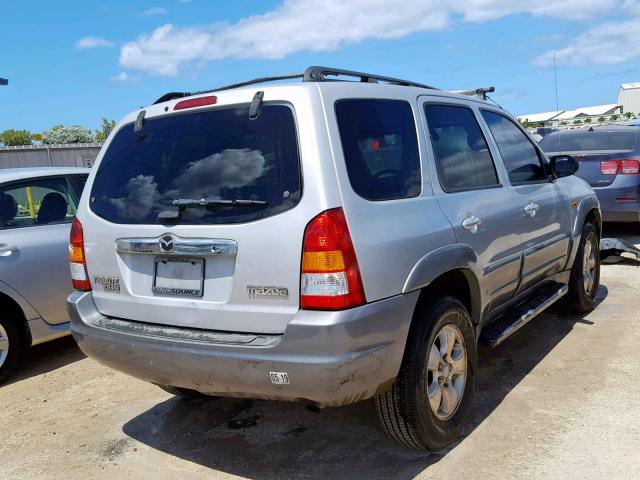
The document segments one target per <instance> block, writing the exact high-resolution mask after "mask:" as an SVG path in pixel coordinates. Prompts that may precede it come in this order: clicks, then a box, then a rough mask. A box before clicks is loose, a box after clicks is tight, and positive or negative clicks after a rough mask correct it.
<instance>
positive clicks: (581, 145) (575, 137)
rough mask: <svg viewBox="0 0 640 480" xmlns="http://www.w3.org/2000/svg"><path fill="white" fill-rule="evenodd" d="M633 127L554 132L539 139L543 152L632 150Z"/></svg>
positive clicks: (634, 138) (634, 139)
mask: <svg viewBox="0 0 640 480" xmlns="http://www.w3.org/2000/svg"><path fill="white" fill-rule="evenodd" d="M635 143H636V131H635V129H631V130H624V131H620V132H611V131H608V132H598V131H594V132H555V133H552V134H550V135H547V136H546V137H544V138H543V139H542V140H541V141H540V147H542V149H543V150H544V151H545V152H580V151H589V150H633V148H634V146H635Z"/></svg>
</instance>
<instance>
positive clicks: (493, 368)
mask: <svg viewBox="0 0 640 480" xmlns="http://www.w3.org/2000/svg"><path fill="white" fill-rule="evenodd" d="M606 296H607V289H606V287H604V286H601V287H600V289H599V291H598V302H601V301H602V300H604V298H606ZM576 323H583V324H587V325H589V324H592V323H591V322H590V321H588V320H585V319H583V318H582V317H568V316H566V315H564V314H561V313H560V312H558V311H550V312H549V313H547V314H545V315H543V316H541V317H539V318H537V319H535V320H534V321H532V322H531V323H530V324H529V325H526V326H525V327H523V328H522V329H521V330H520V331H519V332H517V333H516V334H515V335H514V336H513V337H511V338H509V339H508V340H507V341H505V342H504V343H503V344H502V345H500V346H499V347H497V348H495V349H493V350H488V349H481V350H480V352H479V363H480V366H481V367H480V370H479V374H478V378H477V393H476V395H477V397H476V402H475V403H476V406H475V408H474V411H473V414H472V418H471V422H470V425H469V428H468V431H467V432H466V434H467V435H468V434H469V433H471V432H472V431H473V430H474V429H475V428H476V427H477V426H478V425H479V424H480V423H481V422H482V421H483V420H484V419H485V418H487V416H489V415H490V414H491V412H493V411H494V410H495V408H496V407H497V406H498V405H500V403H501V402H502V400H503V399H504V398H505V396H506V395H507V394H508V393H509V392H510V391H511V390H512V389H513V388H514V387H515V386H516V385H518V383H520V381H521V380H522V379H523V378H524V377H526V376H527V375H528V374H529V372H531V370H532V369H533V368H535V367H536V365H538V363H539V362H540V361H541V360H542V359H543V358H544V357H545V356H546V355H547V354H548V353H549V352H550V351H551V350H553V349H554V348H555V346H556V345H557V344H558V343H560V342H561V341H562V340H563V339H564V338H565V336H566V335H567V334H569V332H570V331H571V330H572V328H573V326H574V325H575V324H576ZM123 431H124V433H125V434H127V435H129V436H130V437H132V438H134V439H136V440H138V441H139V442H142V443H144V444H146V445H149V446H151V447H153V448H156V449H159V450H161V451H163V452H166V453H168V454H170V455H174V456H177V457H180V458H183V459H186V460H188V461H191V462H194V463H197V464H200V465H203V466H206V467H209V468H212V469H215V470H220V471H223V472H227V473H230V474H233V475H239V476H244V477H248V478H332V479H334V478H354V472H358V474H357V477H358V478H402V479H409V478H414V477H415V476H416V475H417V474H419V473H420V472H422V471H423V470H425V469H426V468H427V467H428V466H429V465H431V464H433V463H435V462H437V461H439V460H440V458H441V457H440V456H437V455H429V454H426V453H421V452H416V451H413V450H408V449H405V448H403V447H400V446H397V445H395V444H393V443H390V441H389V440H387V438H386V437H385V436H384V434H383V433H382V432H381V430H380V428H379V427H378V423H377V418H376V414H375V409H374V406H373V402H372V401H366V402H363V403H360V404H356V405H351V406H347V407H342V408H329V409H325V410H322V411H314V410H313V409H311V408H309V406H305V404H303V403H298V404H290V403H283V402H269V401H260V400H240V399H226V398H217V399H211V400H206V401H193V400H191V401H185V400H180V399H177V398H171V399H169V400H167V401H165V402H163V403H161V404H158V405H156V406H154V407H153V408H151V409H150V410H148V411H146V412H144V413H142V414H141V415H139V416H138V417H136V418H134V419H132V420H131V421H129V422H128V423H127V424H125V425H124V427H123ZM453 448H455V446H454V447H453Z"/></svg>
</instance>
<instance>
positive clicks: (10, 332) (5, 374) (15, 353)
mask: <svg viewBox="0 0 640 480" xmlns="http://www.w3.org/2000/svg"><path fill="white" fill-rule="evenodd" d="M23 351H24V345H23V338H22V335H21V333H20V329H18V328H17V327H16V325H15V323H14V322H12V321H11V319H10V318H8V317H7V316H5V315H3V314H2V313H0V384H2V383H4V382H5V381H6V380H7V379H8V378H9V377H10V376H11V374H12V373H13V372H14V371H15V369H16V367H17V366H18V363H19V362H20V359H21V358H22V353H23Z"/></svg>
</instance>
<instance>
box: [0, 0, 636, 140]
mask: <svg viewBox="0 0 640 480" xmlns="http://www.w3.org/2000/svg"><path fill="white" fill-rule="evenodd" d="M639 39H640V0H530V1H526V2H525V1H515V0H455V1H453V0H452V1H448V2H444V1H435V0H420V1H416V0H404V1H398V0H348V1H347V0H315V1H312V0H285V1H282V0H280V1H266V0H265V1H256V0H242V1H238V0H236V1H225V0H208V1H207V0H137V1H132V0H127V1H124V0H111V1H107V0H102V1H91V0H82V1H81V0H74V1H72V0H58V1H56V2H53V1H51V2H50V1H47V2H42V1H37V0H21V1H19V2H16V1H12V2H9V1H5V2H3V8H2V17H0V52H1V54H0V77H4V78H8V79H9V85H8V86H0V131H2V130H4V129H6V128H15V129H28V130H30V131H31V132H33V133H36V132H42V131H43V130H45V129H48V128H50V127H52V126H53V125H56V124H64V125H74V124H79V125H82V126H84V127H87V128H91V129H92V130H95V129H97V128H98V127H99V124H100V118H101V117H106V118H109V119H112V118H113V119H116V120H119V119H121V118H122V117H123V116H124V115H125V114H126V113H127V112H130V111H132V110H135V109H137V108H139V107H141V106H144V105H148V104H149V103H152V102H153V101H154V100H155V99H156V98H158V97H160V96H161V95H163V94H164V93H166V92H169V91H197V90H203V89H209V88H213V87H215V86H217V85H223V84H228V83H233V82H237V81H242V80H247V79H251V78H255V77H261V76H267V75H278V74H286V73H297V72H302V71H303V70H304V69H305V67H307V66H309V65H327V66H333V67H339V68H346V69H351V70H360V71H365V72H373V73H378V74H382V75H386V76H395V77H399V78H406V79H409V80H414V81H418V82H421V83H426V84H429V85H435V86H437V87H439V88H442V89H467V88H476V87H481V86H489V85H493V86H495V88H496V93H495V94H494V95H493V97H492V98H493V99H494V100H495V101H497V102H498V103H499V104H500V105H502V106H503V107H504V108H505V109H507V110H509V111H510V112H511V113H513V114H515V115H521V114H528V113H537V112H546V111H553V110H555V109H556V95H555V87H554V69H553V58H554V54H555V58H556V63H557V82H558V105H559V108H560V109H561V110H569V109H573V108H576V107H581V106H590V105H598V104H605V103H616V101H617V93H618V86H619V84H620V83H626V82H635V81H640V41H639Z"/></svg>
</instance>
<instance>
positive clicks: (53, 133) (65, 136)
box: [42, 125, 94, 144]
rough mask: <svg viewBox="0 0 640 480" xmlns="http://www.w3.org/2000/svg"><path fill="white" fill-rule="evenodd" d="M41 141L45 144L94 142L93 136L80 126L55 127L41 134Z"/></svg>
mask: <svg viewBox="0 0 640 480" xmlns="http://www.w3.org/2000/svg"><path fill="white" fill-rule="evenodd" d="M42 141H43V143H46V144H52V143H92V142H93V141H94V137H93V134H92V133H91V130H89V129H88V128H84V127H81V126H80V125H72V126H71V127H65V126H64V125H56V126H55V127H52V128H50V129H49V130H45V131H44V132H42Z"/></svg>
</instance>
